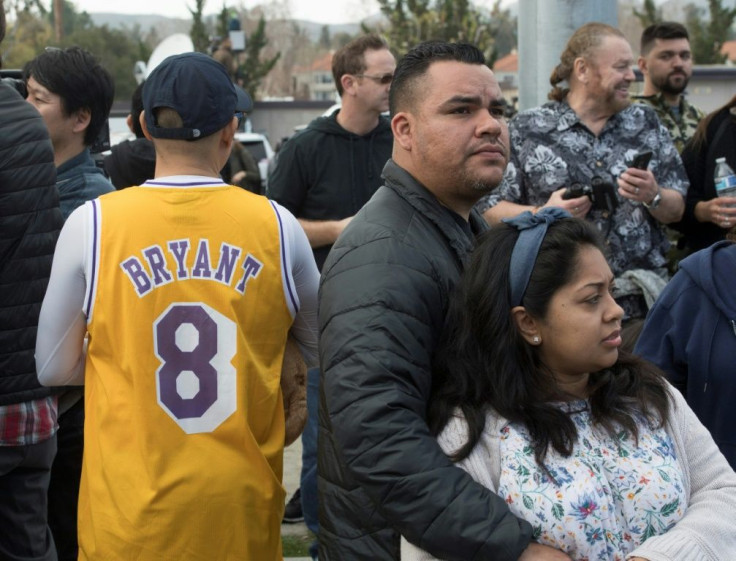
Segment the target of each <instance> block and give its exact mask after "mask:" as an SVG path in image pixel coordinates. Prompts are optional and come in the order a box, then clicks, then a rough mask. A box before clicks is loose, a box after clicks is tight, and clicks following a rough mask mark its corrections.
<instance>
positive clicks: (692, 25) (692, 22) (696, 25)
mask: <svg viewBox="0 0 736 561" xmlns="http://www.w3.org/2000/svg"><path fill="white" fill-rule="evenodd" d="M708 7H709V10H710V19H706V18H705V15H704V10H703V9H702V8H698V7H697V6H695V5H694V4H688V5H687V6H686V7H685V13H686V18H685V26H686V27H687V29H688V32H689V34H690V47H691V48H692V51H693V59H694V60H695V62H696V63H698V64H721V63H723V62H725V61H726V55H722V54H721V47H722V46H723V42H724V41H726V40H728V39H730V38H731V36H732V33H731V25H732V24H733V20H734V18H736V8H725V7H724V6H723V2H722V1H721V0H708Z"/></svg>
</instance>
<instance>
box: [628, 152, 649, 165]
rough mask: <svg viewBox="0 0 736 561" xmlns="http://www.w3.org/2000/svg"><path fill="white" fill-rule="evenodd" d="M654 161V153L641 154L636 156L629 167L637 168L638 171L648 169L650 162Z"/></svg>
mask: <svg viewBox="0 0 736 561" xmlns="http://www.w3.org/2000/svg"><path fill="white" fill-rule="evenodd" d="M651 159H652V153H651V152H641V153H639V154H637V155H636V156H634V159H633V160H631V164H629V167H632V168H636V169H647V166H648V165H649V161H650V160H651Z"/></svg>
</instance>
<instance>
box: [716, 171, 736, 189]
mask: <svg viewBox="0 0 736 561" xmlns="http://www.w3.org/2000/svg"><path fill="white" fill-rule="evenodd" d="M731 189H736V175H728V176H726V177H721V178H720V179H719V180H718V183H716V191H717V192H719V193H720V192H721V191H725V190H731Z"/></svg>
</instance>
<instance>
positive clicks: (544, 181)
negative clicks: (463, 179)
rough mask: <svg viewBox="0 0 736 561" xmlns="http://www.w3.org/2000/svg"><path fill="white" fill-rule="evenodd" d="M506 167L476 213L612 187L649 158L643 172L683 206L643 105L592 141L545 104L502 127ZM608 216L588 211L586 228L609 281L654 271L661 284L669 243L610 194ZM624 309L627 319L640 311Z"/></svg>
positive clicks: (679, 182) (666, 142) (652, 116)
mask: <svg viewBox="0 0 736 561" xmlns="http://www.w3.org/2000/svg"><path fill="white" fill-rule="evenodd" d="M509 133H510V136H511V159H510V161H509V165H508V167H507V169H506V174H505V176H504V180H503V182H502V183H501V185H499V187H498V188H497V189H495V190H494V191H493V192H492V193H491V194H490V195H487V196H486V197H484V198H483V199H481V200H480V202H479V203H478V205H477V208H478V210H479V211H480V212H484V211H485V210H487V209H488V208H490V207H492V206H495V205H496V204H498V203H499V202H500V201H509V202H512V203H516V204H522V205H533V206H537V205H539V206H541V205H543V204H545V203H546V202H547V201H548V200H549V197H550V195H551V194H552V193H553V192H554V191H556V190H558V189H560V188H562V187H569V186H570V185H572V184H573V183H575V182H578V183H581V184H583V185H588V186H589V185H591V183H592V179H593V177H596V176H597V177H599V178H601V179H602V180H604V181H606V182H608V183H610V184H612V185H613V186H614V192H615V191H616V190H617V187H616V178H617V177H618V176H619V175H620V174H621V173H622V172H624V171H625V170H626V169H627V168H628V167H629V166H628V162H630V161H631V159H632V158H633V157H634V155H636V154H638V153H640V152H645V151H652V152H653V156H652V160H651V162H650V164H649V169H650V170H651V171H652V173H653V174H654V177H655V179H656V180H657V183H658V184H659V185H661V186H662V187H666V188H668V189H674V190H675V191H677V192H678V193H680V194H681V195H682V196H683V198H684V196H685V194H686V193H687V188H688V186H689V182H688V179H687V175H686V174H685V168H684V167H683V165H682V161H681V160H680V155H679V154H678V153H677V150H676V149H675V146H674V144H673V143H672V138H671V137H670V133H669V132H668V131H667V129H666V128H665V127H664V126H663V125H662V124H661V123H660V122H659V119H658V118H657V115H656V113H655V112H654V110H653V109H651V108H650V107H648V106H646V105H643V104H632V105H629V106H628V107H627V108H626V109H623V110H622V111H620V112H618V113H616V114H615V115H613V116H612V117H611V118H610V119H608V122H607V123H606V125H605V126H604V127H603V130H602V131H601V132H600V134H599V135H598V136H597V137H596V136H595V135H594V134H593V133H592V132H591V131H590V130H589V129H588V128H587V127H586V126H585V125H584V124H583V123H582V122H581V121H580V119H579V118H578V116H577V114H576V113H575V111H573V110H572V108H571V107H570V106H569V105H568V104H567V103H566V102H549V103H546V104H545V105H543V106H541V107H537V108H535V109H530V110H527V111H523V112H521V113H519V114H518V115H517V116H516V117H514V118H513V119H512V120H511V122H510V123H509ZM614 196H615V198H616V200H617V201H618V207H617V208H616V210H615V211H614V212H613V213H609V212H607V211H603V210H591V211H590V212H589V213H588V215H587V218H588V220H592V221H593V222H594V223H595V224H596V226H597V227H598V229H599V230H600V231H601V232H602V233H603V235H604V236H605V238H606V240H607V242H608V244H609V253H610V263H611V268H612V269H613V273H614V275H616V276H617V277H618V276H620V275H621V274H622V273H624V272H625V271H629V270H632V269H645V270H648V271H653V272H655V273H657V274H659V275H660V276H662V277H663V278H668V277H667V257H666V254H667V250H668V249H669V245H670V243H669V240H668V239H667V236H666V234H665V230H664V227H663V225H662V224H660V223H659V222H658V221H657V220H656V219H655V218H654V217H653V216H652V215H651V214H650V213H649V211H648V210H647V209H646V208H645V207H644V206H643V205H641V204H639V203H636V202H632V201H630V200H628V199H625V198H624V197H621V196H620V195H618V193H617V192H615V194H614ZM624 309H626V312H627V315H628V316H631V317H643V316H644V315H645V314H646V308H644V309H643V310H634V309H627V307H626V306H624Z"/></svg>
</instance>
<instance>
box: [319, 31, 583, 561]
mask: <svg viewBox="0 0 736 561" xmlns="http://www.w3.org/2000/svg"><path fill="white" fill-rule="evenodd" d="M390 106H391V115H392V121H391V125H392V130H393V134H394V148H393V155H392V159H391V160H389V162H388V163H387V164H386V166H385V168H384V170H383V178H384V185H383V186H382V187H381V188H379V190H378V191H377V192H376V194H375V195H374V196H373V197H372V198H371V200H370V201H369V202H368V203H367V204H366V205H365V207H363V209H362V210H361V211H360V212H359V213H358V214H357V215H356V216H355V218H354V219H353V220H352V221H351V223H350V224H349V225H348V226H347V228H346V229H345V231H344V232H343V234H342V235H341V236H340V238H339V239H338V240H337V243H335V245H334V246H333V248H332V251H331V253H330V255H329V257H328V258H327V261H326V263H325V266H324V268H323V276H322V282H321V288H320V290H321V292H320V298H321V299H320V306H319V323H320V345H319V348H320V365H321V368H322V372H323V373H324V378H323V385H322V392H321V400H320V418H319V422H320V433H319V464H318V470H319V474H320V481H319V485H320V552H319V559H320V561H352V560H363V559H365V560H368V559H370V560H384V559H398V556H399V551H398V549H399V548H398V545H399V539H398V536H399V533H401V534H403V535H404V536H405V537H406V538H407V539H408V540H409V541H411V542H413V543H415V544H417V545H419V546H421V547H422V548H423V549H425V550H427V551H429V552H430V553H432V554H433V555H436V556H438V557H441V558H443V559H463V560H480V559H486V560H493V561H511V560H513V561H516V560H517V559H524V560H532V559H537V560H548V561H553V560H554V561H557V560H566V559H569V558H568V557H567V555H565V554H563V553H561V552H558V551H557V550H554V549H551V548H547V547H544V546H540V545H537V544H531V545H530V540H531V534H532V531H531V526H530V525H529V524H528V523H527V522H525V521H521V520H519V519H517V518H516V517H514V516H513V515H512V514H511V513H510V512H509V510H508V508H507V506H506V503H505V502H504V500H503V499H502V498H500V497H498V496H496V495H495V494H493V493H491V492H490V491H489V490H488V489H486V488H484V487H482V486H480V485H479V484H477V483H475V482H474V481H473V480H472V479H471V478H470V476H469V475H468V474H467V473H466V472H464V471H462V470H461V469H459V468H456V467H455V466H454V465H453V463H452V462H451V461H450V460H449V459H448V458H447V457H446V456H445V455H444V454H443V453H442V451H441V450H440V447H439V446H438V445H437V443H436V441H435V439H434V437H433V436H432V435H431V434H430V431H429V429H428V427H427V424H426V420H425V419H426V409H427V402H428V399H429V396H430V389H431V385H432V380H431V366H430V364H431V358H432V352H433V349H434V347H435V344H436V343H437V341H438V339H439V337H440V332H441V330H442V327H443V324H444V321H445V314H446V310H447V303H448V298H449V296H450V293H451V292H452V290H453V288H454V286H455V284H456V283H457V282H458V280H459V277H460V275H461V273H462V271H463V267H464V264H465V262H466V259H467V258H468V256H469V253H470V252H471V250H472V248H473V244H474V237H475V235H476V234H478V233H480V232H482V231H483V230H484V229H485V225H484V222H483V219H482V218H481V217H480V215H478V214H477V212H475V211H474V210H472V208H473V205H474V204H475V203H476V202H477V200H478V199H480V197H481V196H482V195H483V194H484V193H487V192H489V191H491V190H492V189H494V188H495V187H496V186H497V185H498V184H499V183H500V182H501V179H502V177H503V174H504V170H505V168H506V163H507V161H508V157H509V152H508V146H509V138H508V128H507V125H506V123H505V121H504V117H503V115H504V103H503V100H502V99H501V91H500V89H499V87H498V83H497V81H496V79H495V77H494V76H493V73H492V72H491V71H490V69H489V68H488V67H487V66H485V61H484V59H483V55H482V53H481V52H480V51H479V50H478V49H476V48H475V47H473V46H471V45H463V44H447V43H439V42H437V43H424V44H422V45H419V46H417V47H415V48H414V49H412V50H411V51H410V52H409V53H408V54H407V55H406V56H405V57H404V59H402V60H401V61H400V62H399V64H398V67H397V68H396V73H395V75H394V80H393V84H392V86H391V93H390Z"/></svg>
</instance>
